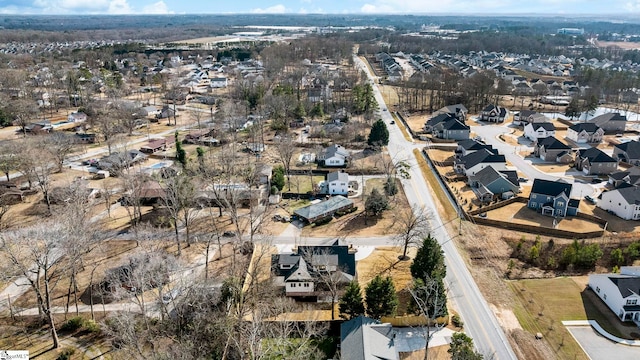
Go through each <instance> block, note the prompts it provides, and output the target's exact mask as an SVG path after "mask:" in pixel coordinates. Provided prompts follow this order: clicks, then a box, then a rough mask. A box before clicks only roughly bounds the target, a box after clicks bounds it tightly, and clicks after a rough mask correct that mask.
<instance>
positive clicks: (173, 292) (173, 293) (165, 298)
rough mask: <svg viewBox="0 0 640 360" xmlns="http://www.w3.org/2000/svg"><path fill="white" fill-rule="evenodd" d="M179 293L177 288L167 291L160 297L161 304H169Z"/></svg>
mask: <svg viewBox="0 0 640 360" xmlns="http://www.w3.org/2000/svg"><path fill="white" fill-rule="evenodd" d="M180 293H181V291H180V289H179V288H174V289H173V290H171V291H169V292H168V293H166V294H164V295H162V303H163V304H168V303H170V302H171V300H174V299H175V298H177V297H178V295H180Z"/></svg>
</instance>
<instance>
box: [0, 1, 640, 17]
mask: <svg viewBox="0 0 640 360" xmlns="http://www.w3.org/2000/svg"><path fill="white" fill-rule="evenodd" d="M233 13H243V14H247V13H256V14H260V13H262V14H266V13H273V14H284V13H289V14H306V13H323V14H346V13H350V14H427V15H431V14H434V15H435V14H439V13H440V14H478V15H496V14H497V15H499V14H523V13H524V14H531V13H535V14H558V15H562V14H597V15H602V14H627V15H629V14H630V13H638V14H640V0H0V14H47V15H52V14H233Z"/></svg>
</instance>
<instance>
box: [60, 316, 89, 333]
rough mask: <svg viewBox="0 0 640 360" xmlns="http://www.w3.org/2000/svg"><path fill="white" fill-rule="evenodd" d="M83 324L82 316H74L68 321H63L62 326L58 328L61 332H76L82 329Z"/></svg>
mask: <svg viewBox="0 0 640 360" xmlns="http://www.w3.org/2000/svg"><path fill="white" fill-rule="evenodd" d="M83 323H84V319H83V318H82V316H74V317H72V318H70V319H69V320H67V321H65V322H64V324H62V326H61V327H60V330H62V331H76V330H78V329H80V328H81V327H82V325H83Z"/></svg>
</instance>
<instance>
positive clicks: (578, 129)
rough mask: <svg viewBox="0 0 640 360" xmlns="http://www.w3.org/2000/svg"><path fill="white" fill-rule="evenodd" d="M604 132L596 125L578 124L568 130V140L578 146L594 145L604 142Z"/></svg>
mask: <svg viewBox="0 0 640 360" xmlns="http://www.w3.org/2000/svg"><path fill="white" fill-rule="evenodd" d="M603 136H604V130H602V128H600V127H598V125H596V124H594V123H577V124H575V125H572V126H570V127H569V128H568V129H567V139H569V140H571V141H573V142H575V143H576V144H587V143H589V144H593V143H599V142H601V141H602V137H603Z"/></svg>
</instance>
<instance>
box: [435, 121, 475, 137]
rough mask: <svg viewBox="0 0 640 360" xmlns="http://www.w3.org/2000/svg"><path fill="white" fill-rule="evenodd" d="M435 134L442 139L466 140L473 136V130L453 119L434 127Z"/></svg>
mask: <svg viewBox="0 0 640 360" xmlns="http://www.w3.org/2000/svg"><path fill="white" fill-rule="evenodd" d="M433 134H434V135H435V136H436V137H437V138H440V139H446V140H464V139H468V138H469V135H470V134H471V128H470V127H469V126H467V125H466V124H464V123H463V122H461V121H460V120H458V119H451V120H448V121H445V122H441V123H439V124H437V125H436V126H434V128H433Z"/></svg>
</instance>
